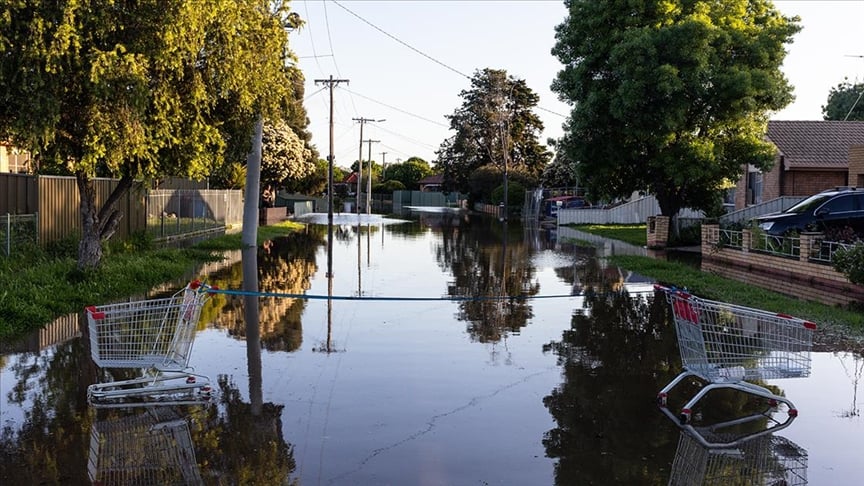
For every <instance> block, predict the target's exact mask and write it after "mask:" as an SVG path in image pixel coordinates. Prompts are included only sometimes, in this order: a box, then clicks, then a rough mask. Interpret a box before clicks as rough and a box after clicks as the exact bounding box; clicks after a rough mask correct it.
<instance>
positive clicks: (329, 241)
mask: <svg viewBox="0 0 864 486" xmlns="http://www.w3.org/2000/svg"><path fill="white" fill-rule="evenodd" d="M318 83H324V84H326V85H327V86H328V87H329V88H330V155H328V156H327V277H328V278H329V279H332V278H333V162H334V156H333V88H334V87H335V86H338V85H339V83H346V84H347V83H348V80H347V79H333V75H332V74H331V75H330V79H316V80H315V84H316V85H317V84H318ZM330 285H332V280H331V283H330Z"/></svg>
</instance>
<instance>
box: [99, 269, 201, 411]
mask: <svg viewBox="0 0 864 486" xmlns="http://www.w3.org/2000/svg"><path fill="white" fill-rule="evenodd" d="M208 290H210V287H208V286H207V285H203V284H201V283H200V282H198V281H193V282H190V283H189V285H187V286H186V288H184V289H183V290H181V291H179V292H177V293H176V294H174V295H173V296H171V297H168V298H161V299H149V300H140V301H133V302H124V303H119V304H111V305H103V306H98V307H97V306H91V307H87V309H86V314H87V323H88V328H89V331H90V351H91V356H92V358H93V362H94V363H96V365H97V366H99V367H100V368H126V369H139V370H143V375H144V376H142V377H138V378H133V379H128V380H120V381H109V382H105V383H96V384H93V385H90V386H89V387H88V388H87V398H88V400H89V402H90V403H91V405H93V406H94V407H97V408H99V407H128V406H155V405H166V404H196V403H202V402H207V401H209V400H210V398H211V396H210V395H211V388H210V380H209V378H207V377H206V376H203V375H197V374H195V373H193V372H192V370H191V368H189V356H190V353H191V351H192V342H193V340H194V338H195V330H196V327H197V324H198V319H199V317H200V315H201V307H202V306H203V305H204V303H205V302H206V301H207V299H208Z"/></svg>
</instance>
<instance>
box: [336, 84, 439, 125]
mask: <svg viewBox="0 0 864 486" xmlns="http://www.w3.org/2000/svg"><path fill="white" fill-rule="evenodd" d="M345 91H348V92H349V93H351V94H354V95H357V96H359V97H361V98H363V99H364V100H369V101H371V102H373V103H378V104H379V105H382V106H386V107H387V108H390V109H391V110H396V111H398V112H400V113H404V114H406V115H409V116H413V117H414V118H417V119H420V120H423V121H425V122H429V123H432V124H435V125H438V126H439V127H444V128H450V125H447V124H444V123H441V122H437V121H435V120H432V119H429V118H426V117H424V116H420V115H418V114H416V113H411V112H410V111H408V110H403V109H402V108H397V107H395V106H393V105H388V104H387V103H384V102H383V101H378V100H376V99H372V98H370V97H368V96H364V95H362V94H360V93H358V92H356V91H351V90H348V89H346V90H345Z"/></svg>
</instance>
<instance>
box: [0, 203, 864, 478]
mask: <svg viewBox="0 0 864 486" xmlns="http://www.w3.org/2000/svg"><path fill="white" fill-rule="evenodd" d="M341 222H343V223H344V224H341V225H339V226H337V227H336V229H335V241H334V245H333V254H332V258H333V280H332V290H331V289H330V288H329V284H330V282H328V278H327V251H326V233H327V231H326V227H325V226H320V225H309V226H308V228H307V229H306V231H303V232H300V233H297V234H295V235H292V236H290V237H286V238H280V239H278V240H274V241H272V242H268V243H267V244H266V245H265V247H264V248H261V249H259V251H258V255H257V258H258V282H259V290H260V291H261V292H262V293H263V294H264V295H276V294H279V295H280V296H264V297H260V298H259V299H258V315H259V322H260V326H259V327H260V347H261V349H262V352H261V359H260V366H259V365H257V363H256V362H255V361H254V360H253V361H249V360H248V357H247V356H248V355H247V343H248V341H247V339H246V335H247V330H246V328H245V322H246V320H245V319H244V308H243V303H244V297H243V296H242V295H235V294H226V293H218V294H216V295H214V296H213V297H212V298H211V299H210V301H209V302H208V303H207V304H206V305H205V307H204V309H203V311H202V314H201V319H200V323H199V330H198V332H197V334H196V336H195V341H194V346H193V348H192V353H191V360H190V365H191V366H193V367H194V368H195V371H196V373H200V374H203V375H207V376H209V377H210V379H211V381H212V382H213V385H214V389H215V393H214V398H213V399H212V401H213V403H212V404H211V405H209V406H162V407H152V408H149V409H145V408H132V409H122V408H117V409H109V410H104V409H103V410H98V411H97V410H94V409H93V408H91V407H90V406H89V405H88V403H87V396H86V393H87V391H86V390H87V386H88V385H90V384H91V383H94V382H96V381H97V380H104V379H105V377H106V375H105V374H104V373H103V371H100V370H99V369H98V368H97V367H96V366H95V365H94V364H93V363H92V361H91V360H90V354H89V348H88V345H87V343H86V342H85V340H83V339H82V338H81V337H80V336H81V334H82V332H80V331H84V330H85V329H84V328H86V320H85V319H84V317H83V314H82V316H77V317H78V318H79V320H78V321H76V323H77V322H80V324H77V326H80V327H77V326H74V325H73V326H71V327H70V326H68V325H67V326H66V327H65V328H64V329H68V330H67V331H66V332H65V336H63V335H62V334H63V333H62V332H61V333H60V334H61V336H60V337H56V336H54V337H51V338H47V337H44V336H43V337H41V338H40V337H35V338H31V339H30V340H28V341H27V342H24V343H19V344H16V345H6V347H5V348H3V349H2V354H0V426H2V431H0V483H2V484H10V485H11V484H16V485H17V484H89V483H90V482H91V479H93V478H100V480H101V481H102V484H122V483H127V484H128V483H130V482H133V479H134V482H135V484H171V483H174V484H186V483H204V484H298V485H331V484H332V485H343V484H348V485H354V484H357V485H379V484H380V485H545V484H549V485H551V484H557V485H575V484H580V485H581V484H597V485H606V484H625V485H641V484H647V485H662V484H668V483H669V482H670V478H673V477H676V475H678V476H679V477H680V474H681V471H674V470H673V464H674V465H675V466H676V467H677V468H684V467H685V466H688V465H689V466H692V465H693V463H694V461H696V462H698V460H699V459H700V458H701V459H702V460H703V462H704V459H705V457H710V456H708V455H709V452H708V451H703V452H701V454H703V455H702V456H700V452H699V451H698V450H697V451H696V453H695V454H689V455H687V456H686V457H684V455H683V454H682V451H683V447H682V446H681V444H679V437H680V429H679V428H678V427H676V425H675V424H674V423H672V422H671V421H670V420H669V419H668V418H667V417H666V416H665V415H663V414H662V413H660V412H659V411H658V409H657V406H656V404H655V398H656V396H657V392H658V391H659V390H660V389H662V388H663V387H664V386H665V385H666V384H667V383H669V382H670V381H671V380H672V379H673V378H674V377H675V376H676V375H677V374H678V373H679V372H680V371H681V363H680V358H679V352H678V348H677V345H676V338H675V332H674V326H673V325H672V323H671V312H670V310H669V305H668V304H667V303H666V302H665V300H664V299H660V298H658V299H656V301H655V298H654V292H653V286H652V283H653V282H651V281H650V280H649V279H645V278H642V277H640V276H638V275H634V274H630V273H628V272H626V271H621V270H619V269H617V268H614V267H610V266H607V265H606V263H605V260H604V259H603V258H602V257H603V256H604V255H606V254H609V253H611V252H619V253H620V252H632V253H639V252H640V251H641V252H644V249H641V248H633V247H629V246H628V245H624V244H620V243H618V242H608V241H606V242H602V241H597V242H594V238H596V237H589V236H588V235H585V234H580V233H578V232H575V231H574V230H572V229H567V228H561V229H559V230H558V231H557V232H555V233H551V232H549V231H544V230H536V229H535V230H525V229H523V228H522V227H521V226H519V225H518V224H513V223H511V224H509V225H507V226H505V225H503V224H502V223H500V222H498V221H496V220H492V219H478V218H471V219H469V218H468V217H466V216H463V215H459V214H449V213H443V214H425V215H423V216H421V217H420V220H419V221H411V222H406V223H402V224H384V222H382V221H376V222H370V223H369V224H364V225H360V226H357V225H351V224H350V219H349V220H345V221H341ZM588 242H592V244H594V245H596V246H586V245H587V243H588ZM184 283H185V282H177V283H176V286H174V287H173V290H174V291H176V290H177V289H179V288H181V287H182V286H183V285H184ZM207 283H209V284H211V285H214V286H218V287H219V288H220V289H228V290H239V289H241V288H242V269H241V264H240V262H239V261H237V262H236V263H234V264H226V265H225V266H224V267H223V268H221V269H218V270H214V271H213V272H212V273H210V274H209V275H207ZM284 294H290V295H299V294H305V295H308V296H310V298H306V299H301V298H294V297H285V296H284ZM328 294H330V295H332V296H333V299H332V300H329V301H328V299H327V298H326V297H327V296H328ZM506 296H522V297H525V298H513V299H508V298H502V297H506ZM358 297H362V299H358ZM403 299H404V300H403ZM812 357H813V362H812V372H811V374H810V376H809V377H808V378H794V379H778V380H773V381H770V382H768V385H770V386H776V387H777V389H779V391H780V392H781V394H783V395H785V396H787V397H788V398H790V399H791V400H793V401H794V402H795V405H796V406H797V409H798V410H799V411H800V416H799V417H798V418H797V419H795V420H794V421H793V422H792V423H791V425H790V426H789V427H788V428H785V429H783V430H781V431H779V432H778V433H777V434H776V435H777V436H779V437H782V438H784V439H785V440H786V441H788V444H786V445H785V448H784V449H783V452H780V450H779V449H777V450H774V451H773V452H772V453H771V454H773V455H772V461H769V462H771V463H773V464H775V465H776V464H777V463H782V462H783V459H788V458H789V457H792V455H791V453H790V452H789V451H791V450H794V451H795V454H794V458H795V461H794V464H793V463H792V462H789V464H790V466H789V467H788V468H789V469H795V472H796V473H798V474H797V477H801V474H802V473H803V477H804V478H806V481H805V482H797V483H792V482H790V483H788V484H814V485H823V484H825V485H846V484H848V485H854V484H860V482H861V477H862V475H864V465H862V461H861V458H860V452H861V451H862V450H864V425H862V423H864V422H862V419H861V416H860V407H859V405H858V403H857V396H858V391H859V383H858V381H859V380H860V378H861V375H862V371H864V359H862V357H861V356H858V355H853V354H849V353H813V355H812ZM250 363H251V365H250ZM120 376H123V375H120ZM738 395H740V394H724V393H721V394H719V396H717V397H711V398H712V399H711V400H707V401H706V405H705V408H706V410H705V414H706V415H710V414H711V411H716V410H719V411H728V410H733V411H734V410H746V409H747V408H748V407H750V406H751V404H750V403H748V402H747V401H746V400H743V399H741V397H740V396H738ZM709 408H710V409H711V410H707V409H709ZM784 444H785V443H784ZM789 444H792V445H789ZM676 458H677V459H678V460H677V461H676ZM685 459H686V460H685ZM709 463H710V460H709ZM738 473H739V474H741V475H744V476H743V477H741V478H739V479H741V480H742V481H743V480H745V479H748V477H747V476H746V475H747V474H752V472H748V471H744V470H743V468H739V471H738ZM112 477H113V478H115V479H116V478H123V479H122V480H119V481H117V482H112V481H111V480H110V478H112ZM700 483H701V481H699V482H692V483H691V484H700ZM721 484H736V483H735V482H734V481H733V482H725V483H721ZM737 484H740V482H739V483H737Z"/></svg>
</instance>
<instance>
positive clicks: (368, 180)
mask: <svg viewBox="0 0 864 486" xmlns="http://www.w3.org/2000/svg"><path fill="white" fill-rule="evenodd" d="M380 141H381V140H372V139H369V140H366V142H368V143H369V175H368V176H366V214H369V213H370V211H369V201H370V199H372V144H373V143H378V142H380Z"/></svg>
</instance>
